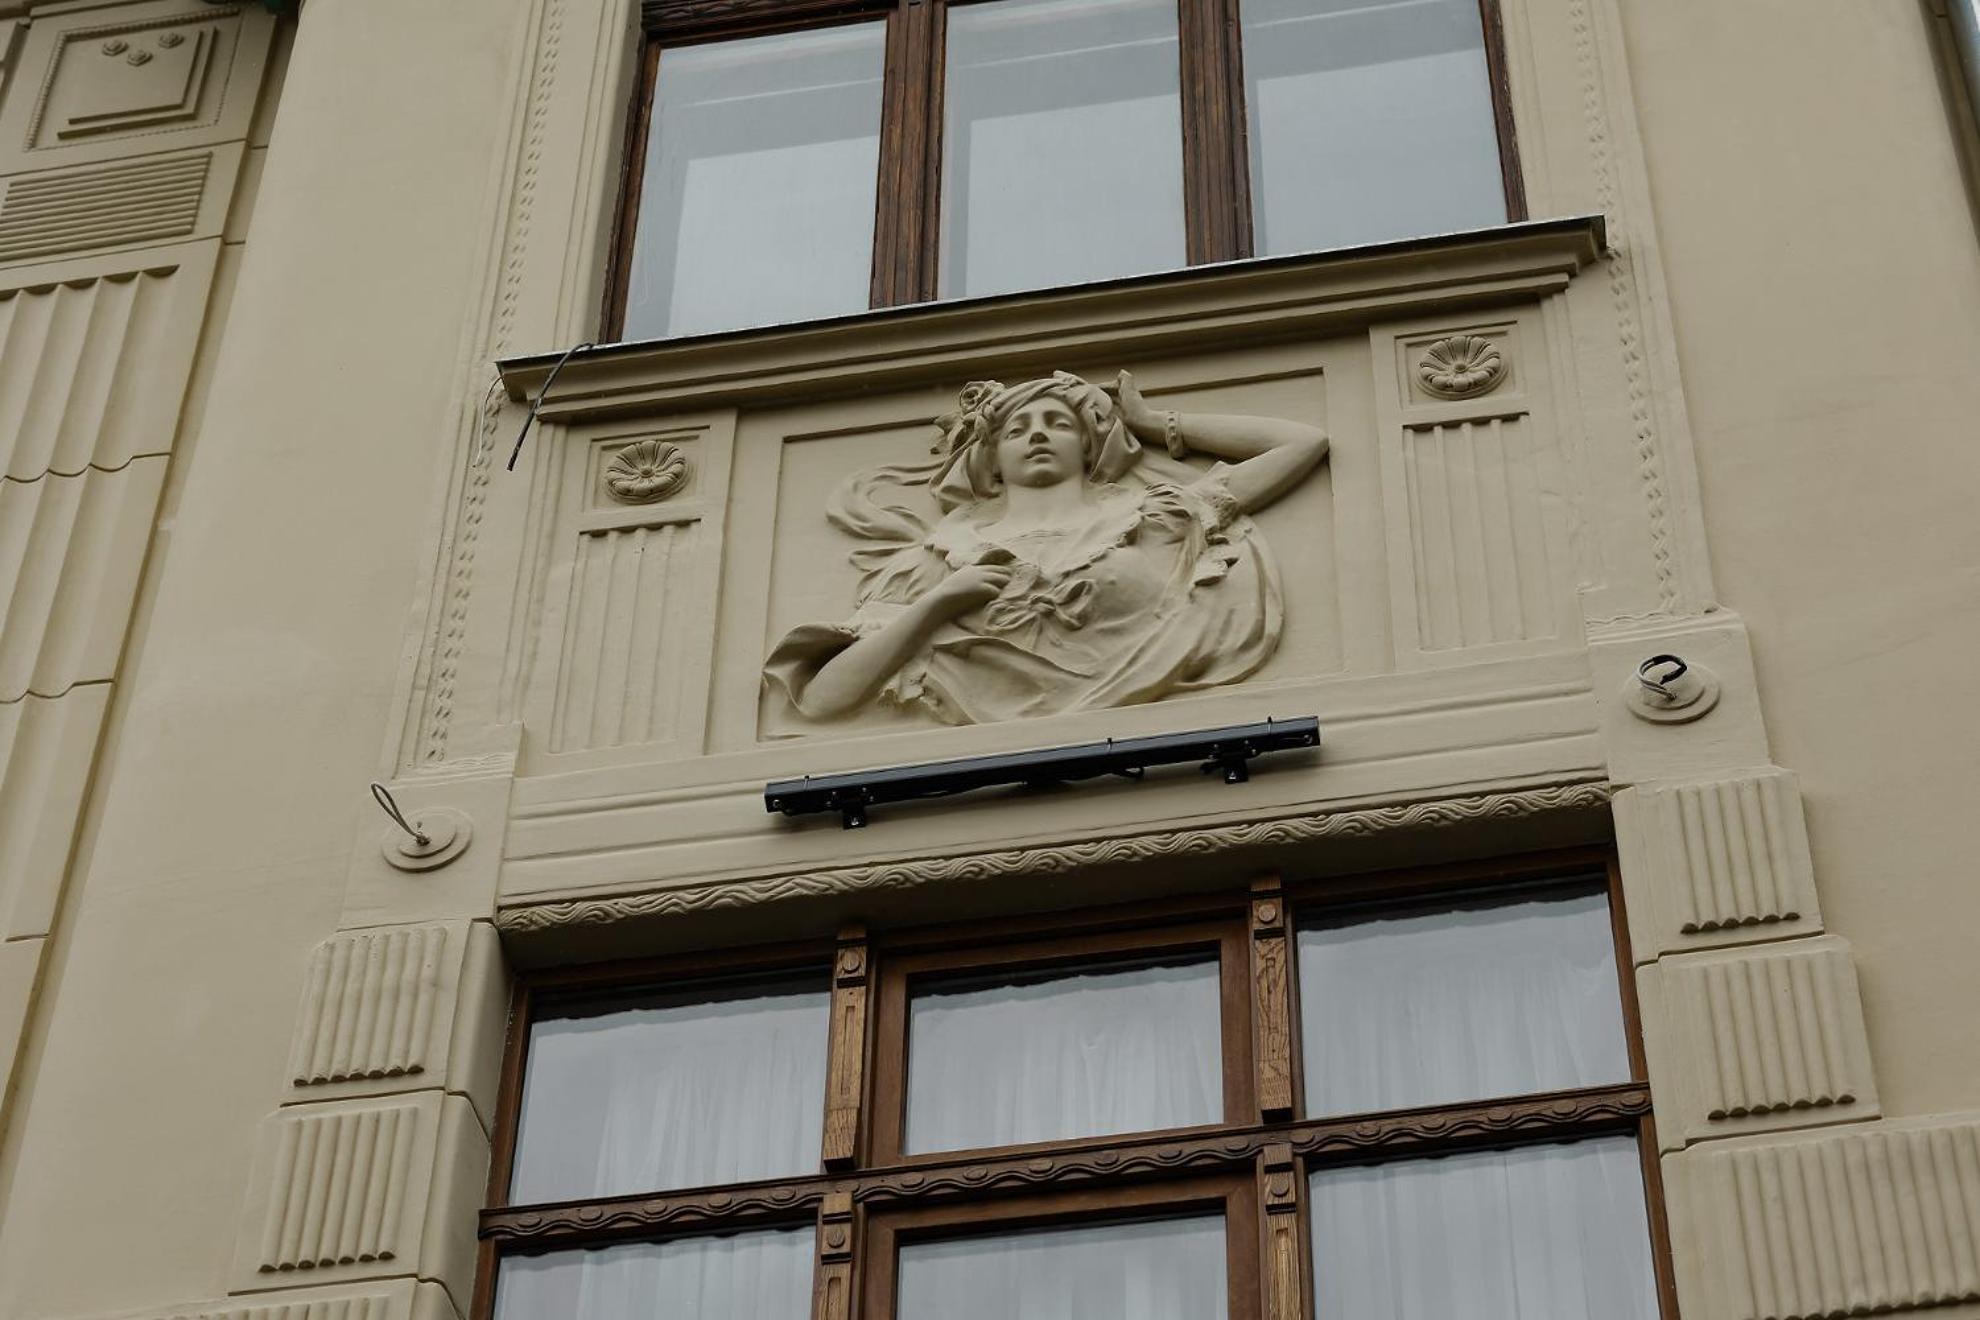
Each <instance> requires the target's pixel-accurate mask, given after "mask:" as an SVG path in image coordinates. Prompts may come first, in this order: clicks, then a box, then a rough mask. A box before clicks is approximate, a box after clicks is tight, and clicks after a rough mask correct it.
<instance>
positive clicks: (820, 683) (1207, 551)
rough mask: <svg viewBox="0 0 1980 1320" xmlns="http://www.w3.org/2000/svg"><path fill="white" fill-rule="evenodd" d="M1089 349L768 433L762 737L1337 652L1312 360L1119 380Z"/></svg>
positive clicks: (1075, 699) (1104, 691) (1320, 382)
mask: <svg viewBox="0 0 1980 1320" xmlns="http://www.w3.org/2000/svg"><path fill="white" fill-rule="evenodd" d="M1081 365H1082V367H1083V368H1084V370H1083V372H1072V371H1059V372H1056V373H1035V374H1033V373H1011V377H1012V378H1011V379H1010V381H1009V382H1008V383H1006V382H999V381H995V380H980V381H976V382H966V383H963V384H962V386H961V389H960V394H959V396H958V393H957V392H950V393H949V394H948V395H947V397H946V398H945V397H943V396H941V395H935V396H934V398H933V399H932V400H929V401H924V400H923V399H921V398H917V399H916V400H914V401H913V403H911V404H907V405H906V406H902V405H896V406H895V407H894V408H893V409H892V410H890V411H882V410H872V409H868V410H862V409H851V410H841V414H840V415H834V416H832V417H830V418H829V419H819V418H812V419H809V420H810V421H811V423H812V425H811V426H809V427H806V428H805V429H802V430H789V429H782V428H776V427H765V428H762V429H761V430H753V431H752V433H751V439H752V440H753V441H754V445H753V446H752V452H750V454H749V455H748V456H747V458H746V459H745V461H747V462H751V463H752V468H751V471H752V472H756V471H760V472H762V474H763V479H762V482H761V484H762V485H763V486H764V487H766V488H768V489H771V490H773V491H774V498H775V504H774V517H773V519H772V520H771V524H772V526H773V528H774V530H773V532H772V535H771V543H770V545H769V546H768V547H767V549H768V556H767V558H768V568H769V571H768V574H767V579H768V593H767V597H766V599H765V600H764V601H763V603H762V606H761V608H762V610H763V625H762V633H761V636H762V642H761V648H762V650H761V655H762V657H763V666H764V682H763V684H762V687H761V691H760V705H759V707H758V723H757V728H756V730H755V733H756V736H757V737H758V738H778V737H783V736H791V735H816V734H821V733H843V732H849V731H852V730H869V729H870V730H878V729H883V728H913V727H930V726H935V725H944V724H947V725H973V724H987V723H997V722H1002V721H1005V720H1010V719H1018V718H1027V717H1037V716H1043V715H1057V714H1070V713H1076V712H1080V711H1087V710H1102V709H1108V708H1112V707H1119V706H1132V705H1140V704H1145V703H1148V702H1154V701H1161V700H1165V699H1175V698H1178V697H1181V696H1184V695H1186V694H1188V693H1192V692H1205V691H1210V690H1213V689H1216V688H1220V687H1226V686H1230V685H1235V684H1241V683H1245V682H1249V681H1266V680H1269V679H1271V678H1275V677H1314V676H1319V675H1324V674H1328V673H1333V672H1337V671H1339V670H1340V668H1341V665H1342V647H1341V637H1342V627H1341V622H1340V606H1339V586H1338V579H1339V569H1338V564H1337V558H1338V556H1337V546H1336V527H1335V517H1334V507H1333V506H1334V498H1333V483H1332V473H1331V470H1330V468H1329V465H1328V458H1329V453H1328V435H1327V431H1326V429H1325V428H1324V427H1323V426H1322V425H1321V423H1322V421H1323V419H1324V418H1325V416H1326V412H1327V390H1326V381H1325V376H1324V372H1323V368H1322V364H1321V361H1320V360H1319V355H1317V354H1316V353H1314V352H1313V350H1311V349H1308V350H1306V351H1305V352H1304V353H1303V354H1291V355H1288V358H1287V360H1286V361H1285V362H1284V363H1283V364H1276V363H1275V364H1266V363H1261V362H1260V361H1259V360H1258V358H1257V357H1256V356H1255V355H1252V356H1249V357H1247V359H1246V360H1244V361H1242V362H1238V361H1232V360H1224V361H1198V362H1194V363H1162V362H1156V363H1151V364H1132V365H1133V367H1134V369H1133V370H1131V371H1129V374H1128V375H1127V377H1126V380H1125V383H1123V381H1122V377H1121V372H1122V371H1123V370H1124V368H1121V367H1115V368H1113V369H1112V370H1109V369H1108V368H1107V367H1106V366H1090V365H1087V364H1081ZM1272 366H1280V368H1281V369H1279V370H1276V371H1275V370H1272V369H1271V367H1272ZM1102 382H1104V384H1102ZM1123 390H1125V395H1126V397H1125V399H1123V398H1122V392H1123ZM904 402H905V401H904ZM931 414H932V415H931ZM869 418H870V420H868V419H869ZM793 420H800V419H795V418H794V419H793ZM819 420H828V421H829V423H833V424H828V425H826V426H823V427H819V426H817V422H818V421H819ZM1054 445H1057V446H1058V447H1059V448H1061V449H1063V451H1064V452H1063V453H1062V454H1060V455H1059V456H1058V457H1056V458H1055V457H1053V456H1052V454H1051V453H1050V452H1049V451H1051V450H1052V449H1053V447H1054ZM1219 448H1221V449H1224V450H1226V451H1228V452H1227V453H1226V454H1225V455H1224V456H1221V457H1220V456H1218V455H1217V454H1216V453H1215V452H1214V451H1215V450H1217V449H1219ZM1000 450H1001V451H1002V452H1001V453H1000V452H999V451H1000ZM1248 461H1249V462H1251V463H1253V465H1254V466H1253V467H1251V468H1249V469H1247V468H1246V467H1245V464H1246V463H1247V462H1248ZM1261 467H1262V468H1264V469H1267V470H1265V471H1263V472H1260V471H1258V469H1259V468H1261ZM1002 468H1008V469H1010V470H1011V474H1014V475H1015V480H1016V482H1017V483H1023V484H1019V485H1018V486H1017V489H1015V490H1013V489H1011V488H1010V486H1011V484H1013V483H1007V481H1006V476H1007V475H1009V474H1007V473H1006V472H1005V471H1003V470H1000V469H1002ZM1247 481H1249V483H1250V484H1246V483H1247ZM754 484H756V483H754V482H750V483H740V485H741V489H739V492H738V493H739V496H742V495H743V494H744V492H745V491H746V490H747V489H748V488H749V487H750V486H751V485H754ZM752 525H754V524H753V520H741V521H739V523H738V524H737V526H738V528H739V529H740V528H745V527H749V526H752ZM752 631H753V630H752ZM868 637H873V638H875V639H876V641H875V642H874V643H873V644H871V645H870V646H866V647H861V643H862V642H864V640H865V639H866V638H868ZM741 640H742V638H741V637H740V636H739V637H738V642H739V643H740V642H741ZM895 642H899V643H900V644H901V652H900V654H899V655H898V656H894V655H886V656H884V657H882V658H880V659H879V660H878V662H877V663H875V662H874V660H873V658H872V657H869V656H865V655H862V654H861V653H860V652H861V650H873V649H874V648H876V647H891V646H892V644H893V643H895ZM856 648H859V649H856ZM828 687H829V688H830V690H829V691H827V688H828Z"/></svg>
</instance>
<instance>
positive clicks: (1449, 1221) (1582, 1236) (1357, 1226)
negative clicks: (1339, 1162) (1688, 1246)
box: [1310, 1137, 1657, 1320]
mask: <svg viewBox="0 0 1980 1320" xmlns="http://www.w3.org/2000/svg"><path fill="white" fill-rule="evenodd" d="M1640 1168H1641V1166H1640V1164H1639V1157H1638V1154H1637V1147H1636V1143H1635V1141H1634V1140H1632V1139H1630V1138H1628V1137H1613V1138H1604V1139H1602V1140H1599V1141H1582V1142H1576V1143H1574V1144H1572V1145H1562V1146H1528V1147H1525V1148H1522V1149H1519V1150H1510V1151H1487V1152H1482V1153H1479V1154H1473V1155H1452V1156H1449V1157H1446V1158H1444V1159H1436V1160H1410V1161H1406V1162H1401V1163H1394V1164H1380V1165H1374V1166H1371V1167H1366V1168H1351V1169H1328V1170H1322V1171H1320V1172H1318V1173H1316V1174H1314V1175H1313V1177H1312V1180H1311V1182H1310V1191H1311V1197H1310V1208H1311V1212H1312V1223H1313V1296H1314V1314H1315V1316H1316V1320H1656V1316H1657V1288H1656V1279H1655V1275H1654V1273H1653V1272H1652V1269H1651V1263H1650V1230H1649V1226H1648V1224H1647V1222H1646V1219H1645V1212H1644V1204H1643V1182H1642V1174H1641V1172H1640Z"/></svg>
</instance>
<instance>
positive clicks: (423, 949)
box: [287, 921, 508, 1119]
mask: <svg viewBox="0 0 1980 1320" xmlns="http://www.w3.org/2000/svg"><path fill="white" fill-rule="evenodd" d="M507 990H508V984H507V981H506V979H505V977H504V974H503V968H502V958H501V953H500V950H499V949H498V947H497V942H496V939H495V933H494V930H493V929H492V928H491V927H490V926H488V925H487V924H486V923H470V922H464V921H463V922H448V923H430V924H424V925H416V926H380V927H374V928H370V929H365V930H355V931H344V932H341V933H339V934H336V935H333V936H331V937H330V938H329V939H327V940H325V941H323V943H321V944H319V945H317V946H316V949H315V951H314V952H313V953H312V954H311V955H310V961H309V968H308V970H307V972H306V973H305V974H304V979H303V992H302V1002H301V1005H300V1007H299V1008H298V1010H297V1014H296V1032H295V1037H294V1040H293V1043H292V1044H291V1046H290V1051H289V1066H288V1077H287V1080H288V1083H289V1086H290V1087H291V1088H292V1089H291V1098H292V1100H295V1101H308V1100H320V1099H327V1098H329V1097H332V1096H351V1095H375V1094H383V1093H388V1092H403V1091H411V1090H415V1089H418V1088H422V1087H444V1088H445V1089H447V1090H450V1091H459V1092H462V1093H464V1094H466V1095H467V1096H468V1097H469V1098H470V1099H472V1100H473V1101H474V1103H475V1106H476V1107H477V1108H478V1109H479V1110H480V1111H481V1113H482V1115H483V1118H484V1119H487V1118H490V1117H492V1114H493V1109H492V1106H493V1103H494V1092H495V1077H496V1072H497V1070H498V1068H499V1066H500V1060H501V1049H502V1042H501V1034H502V1027H503V1023H504V1021H505V1019H506V1012H507V1002H508V1000H507Z"/></svg>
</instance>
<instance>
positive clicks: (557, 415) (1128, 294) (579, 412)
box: [498, 215, 1606, 422]
mask: <svg viewBox="0 0 1980 1320" xmlns="http://www.w3.org/2000/svg"><path fill="white" fill-rule="evenodd" d="M1605 243H1606V235H1605V229H1604V224H1603V220H1602V217H1601V216H1599V215H1584V216H1574V217H1569V218H1565V219H1558V220H1536V221H1529V222H1526V223H1523V224H1515V225H1500V226H1497V227H1495V228H1491V229H1481V230H1473V231H1469V232H1465V233H1459V234H1448V235H1442V236H1439V237H1435V238H1423V239H1410V240H1406V241H1402V242H1394V243H1379V244H1372V245H1369V246H1365V247H1354V248H1342V249H1339V250H1336V251H1332V252H1322V253H1316V254H1311V255H1304V256H1293V257H1272V258H1265V259H1257V260H1251V261H1240V262H1229V263H1224V264H1221V265H1216V266H1203V267H1197V268H1195V269H1193V270H1187V271H1179V272H1168V273H1163V274H1157V275H1144V276H1137V277H1135V278H1132V279H1125V280H1112V281H1108V282H1105V283H1098V284H1085V285H1078V286H1075V287H1072V288H1065V289H1054V290H1047V291H1043V292H1038V293H1024V294H1009V295H1003V296H1000V297H995V298H973V299H967V300H963V301H957V302H938V303H927V304H920V305H916V306H912V307H900V308H890V309H885V310H880V311H871V312H861V313H858V314H855V315H851V316H844V317H837V318H833V319H831V320H824V321H814V322H809V323H805V324H801V325H787V326H772V327H767V328H764V329H758V330H741V331H733V332H729V333H724V334H716V335H702V336H697V337H693V338H686V339H676V340H653V341H647V342H642V343H626V344H607V345H602V346H600V347H598V348H595V349H586V350H584V351H582V352H578V353H573V354H572V355H571V356H570V358H569V360H568V361H564V362H563V366H562V368H561V370H555V369H556V368H557V366H558V363H559V361H560V360H562V359H563V357H564V354H563V353H562V352H561V351H558V352H553V353H542V354H535V355H531V356H527V357H514V358H506V359H504V360H502V361H501V362H500V363H499V364H498V365H499V366H500V369H501V373H502V382H503V384H504V386H505V387H506V389H507V390H508V392H509V397H510V398H512V399H515V400H517V401H522V400H525V399H531V398H535V397H536V396H537V395H538V394H539V393H544V385H545V383H546V381H549V380H550V378H551V375H552V373H553V370H555V380H554V382H553V383H552V384H551V388H550V389H549V390H548V392H547V393H544V397H543V400H542V403H541V407H540V415H541V416H542V417H543V418H545V419H546V420H549V421H556V422H574V421H583V420H588V419H592V418H603V417H611V416H617V415H623V414H628V413H638V412H650V411H656V410H670V409H680V408H690V407H711V406H730V405H736V404H742V403H765V402H773V401H776V400H779V399H791V398H800V397H801V398H806V399H817V398H822V397H826V396H829V395H834V394H845V393H853V392H864V391H868V390H871V389H875V388H879V387H888V388H899V387H902V386H911V385H913V384H916V383H918V382H924V381H925V382H930V383H943V384H951V385H953V383H954V382H955V381H956V379H957V378H958V377H959V376H961V375H964V374H967V373H968V372H969V371H971V370H973V369H975V368H976V367H977V366H979V365H982V364H987V363H992V362H994V363H995V364H996V366H997V368H998V369H999V370H1017V369H1020V368H1023V367H1026V366H1040V367H1044V366H1052V365H1060V364H1063V363H1065V362H1073V361H1079V360H1081V359H1082V358H1085V357H1092V356H1099V355H1121V356H1133V357H1137V358H1139V357H1147V356H1151V355H1155V354H1159V353H1161V352H1163V351H1166V350H1173V349H1178V348H1182V347H1185V346H1193V347H1199V348H1200V347H1201V346H1202V344H1203V343H1205V342H1206V340H1216V341H1217V342H1221V343H1224V344H1227V345H1231V346H1235V345H1238V344H1243V343H1252V342H1261V341H1265V340H1271V339H1283V338H1287V337H1290V336H1295V335H1302V334H1314V333H1339V332H1340V331H1342V330H1345V329H1350V328H1352V327H1355V326H1357V325H1362V324H1366V323H1367V322H1369V321H1371V320H1375V319H1378V318H1381V317H1387V316H1395V315H1413V314H1416V313H1419V312H1424V311H1429V310H1432V309H1445V308H1452V307H1461V306H1465V305H1469V304H1478V303H1488V302H1494V301H1504V300H1506V299H1508V298H1516V297H1535V296H1540V295H1543V294H1546V293H1549V292H1552V291H1554V290H1556V289H1558V288H1560V287H1562V286H1564V285H1565V284H1566V282H1567V281H1568V279H1570V278H1571V277H1572V276H1573V275H1574V274H1575V273H1576V272H1577V271H1580V270H1582V269H1583V268H1585V267H1587V266H1588V265H1590V264H1592V263H1593V262H1595V261H1596V260H1597V259H1599V257H1600V256H1601V254H1602V252H1603V250H1604V247H1605Z"/></svg>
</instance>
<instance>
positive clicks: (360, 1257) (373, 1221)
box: [258, 1104, 423, 1273]
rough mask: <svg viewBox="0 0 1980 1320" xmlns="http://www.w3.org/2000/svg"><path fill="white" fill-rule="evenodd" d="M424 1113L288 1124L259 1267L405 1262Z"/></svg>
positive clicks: (321, 1117)
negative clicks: (410, 1197)
mask: <svg viewBox="0 0 1980 1320" xmlns="http://www.w3.org/2000/svg"><path fill="white" fill-rule="evenodd" d="M420 1117H421V1115H420V1111H419V1108H418V1107H417V1106H415V1105H411V1104H404V1105H387V1106H381V1107H367V1108H362V1109H339V1110H334V1111H332V1112H329V1113H321V1114H310V1115H307V1116H303V1117H291V1118H286V1119H285V1120H284V1121H283V1124H282V1128H281V1134H280V1144H279V1146H278V1149H277V1154H276V1158H275V1168H274V1177H273V1188H272V1191H273V1197H272V1200H271V1202H270V1213H269V1215H268V1217H267V1219H266V1221H265V1223H264V1225H263V1229H262V1236H261V1252H260V1262H259V1266H258V1268H259V1269H260V1270H261V1272H263V1273H274V1272H276V1271H279V1270H295V1269H316V1268H320V1267H326V1266H331V1265H351V1264H358V1263H364V1262H370V1261H384V1260H394V1259H400V1258H403V1257H404V1256H405V1255H406V1253H407V1251H408V1248H409V1240H410V1239H411V1238H413V1237H415V1236H416V1229H412V1228H411V1227H410V1225H411V1223H412V1221H414V1220H416V1219H417V1216H418V1215H419V1214H420V1213H421V1212H422V1210H423V1207H422V1206H419V1205H417V1204H414V1205H412V1206H411V1207H410V1212H409V1208H408V1183H409V1182H410V1180H411V1175H412V1165H413V1159H414V1148H415V1146H416V1145H418V1144H420V1143H419V1141H418V1128H419V1124H420Z"/></svg>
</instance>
